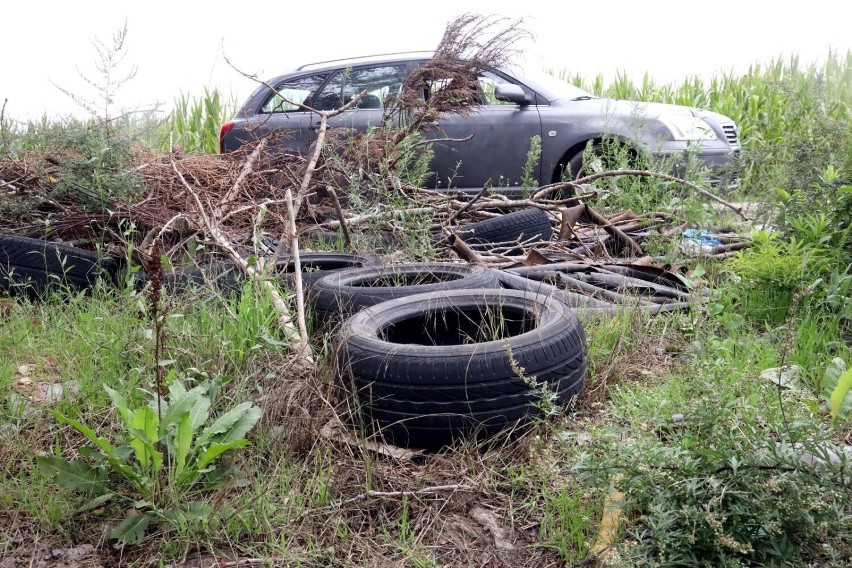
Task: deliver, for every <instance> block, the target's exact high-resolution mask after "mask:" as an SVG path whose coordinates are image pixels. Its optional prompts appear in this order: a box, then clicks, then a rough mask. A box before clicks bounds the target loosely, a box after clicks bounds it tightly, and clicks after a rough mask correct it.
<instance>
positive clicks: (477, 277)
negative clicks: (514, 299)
mask: <svg viewBox="0 0 852 568" xmlns="http://www.w3.org/2000/svg"><path fill="white" fill-rule="evenodd" d="M499 287H500V282H499V280H498V279H497V277H496V276H495V274H494V272H493V271H491V270H489V269H487V268H484V267H482V266H474V265H469V264H453V263H435V262H419V263H418V262H412V263H406V264H395V265H386V266H374V267H366V268H360V269H352V270H340V271H336V272H334V273H332V274H328V275H326V276H323V277H321V278H319V279H318V280H316V281H314V282H313V285H312V286H311V289H310V291H309V293H308V301H309V303H310V305H311V306H312V307H313V318H314V322H315V324H318V325H319V326H328V325H329V324H333V323H336V322H339V321H341V320H343V319H345V318H346V317H348V316H349V315H351V314H354V313H356V312H358V311H359V310H361V309H363V308H366V307H368V306H372V305H375V304H378V303H380V302H386V301H388V300H393V299H396V298H403V297H406V296H411V295H414V294H425V293H442V292H444V291H447V290H462V289H485V288H499Z"/></svg>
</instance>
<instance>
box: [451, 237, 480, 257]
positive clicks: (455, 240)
mask: <svg viewBox="0 0 852 568" xmlns="http://www.w3.org/2000/svg"><path fill="white" fill-rule="evenodd" d="M447 244H449V245H450V248H451V249H453V252H454V253H456V254H457V255H459V258H461V259H463V260H466V261H468V262H472V263H474V264H482V257H480V256H479V254H478V253H477V252H476V251H474V250H473V249H472V248H470V245H468V244H467V243H466V242H464V241H463V240H462V238H461V237H459V236H458V235H456V234H455V233H451V234H450V235H449V236H448V237H447Z"/></svg>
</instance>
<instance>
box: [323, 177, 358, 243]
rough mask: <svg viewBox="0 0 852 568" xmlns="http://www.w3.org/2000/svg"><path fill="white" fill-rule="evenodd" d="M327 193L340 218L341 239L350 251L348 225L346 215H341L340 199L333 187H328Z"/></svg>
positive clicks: (350, 239) (350, 241)
mask: <svg viewBox="0 0 852 568" xmlns="http://www.w3.org/2000/svg"><path fill="white" fill-rule="evenodd" d="M327 189H328V194H329V195H330V196H331V201H332V202H333V203H334V210H335V212H337V218H338V220H340V230H341V231H343V240H344V242H346V249H347V250H349V251H350V252H351V251H353V250H354V249H353V248H352V238H351V237H350V236H349V227H348V226H347V225H346V217H345V216H344V215H343V208H342V207H340V200H339V199H338V198H337V192H336V191H334V188H333V187H328V188H327Z"/></svg>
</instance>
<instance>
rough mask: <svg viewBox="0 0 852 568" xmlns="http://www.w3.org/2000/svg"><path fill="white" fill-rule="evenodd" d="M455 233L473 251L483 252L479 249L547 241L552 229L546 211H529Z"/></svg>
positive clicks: (503, 216) (510, 214) (473, 224)
mask: <svg viewBox="0 0 852 568" xmlns="http://www.w3.org/2000/svg"><path fill="white" fill-rule="evenodd" d="M455 233H456V234H457V235H458V236H459V237H461V238H462V240H464V242H466V243H467V244H469V245H471V246H472V247H474V248H482V247H481V245H488V244H494V243H512V242H515V241H528V240H530V239H533V240H540V241H549V240H550V239H551V237H552V236H553V226H552V225H551V224H550V216H549V215H548V214H547V212H546V211H544V210H543V209H539V208H538V207H531V208H529V209H522V210H520V211H515V212H513V213H507V214H505V215H501V216H500V217H494V218H493V219H486V220H485V221H478V222H476V223H469V224H467V225H462V226H460V227H456V229H455Z"/></svg>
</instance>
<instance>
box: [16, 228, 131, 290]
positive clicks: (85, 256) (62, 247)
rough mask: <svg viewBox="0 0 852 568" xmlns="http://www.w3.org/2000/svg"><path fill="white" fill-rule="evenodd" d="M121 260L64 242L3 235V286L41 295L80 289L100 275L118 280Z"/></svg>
mask: <svg viewBox="0 0 852 568" xmlns="http://www.w3.org/2000/svg"><path fill="white" fill-rule="evenodd" d="M118 264H119V263H118V261H116V260H115V259H112V258H104V257H101V256H100V255H99V254H97V253H95V252H92V251H88V250H83V249H79V248H76V247H72V246H69V245H66V244H62V243H52V242H49V241H44V240H41V239H31V238H29V237H20V236H16V235H0V289H2V290H4V291H6V292H7V293H8V294H9V295H26V296H28V297H30V298H33V299H35V298H42V297H44V296H45V295H47V294H48V293H50V292H52V291H56V290H69V291H73V292H79V291H83V290H88V289H89V288H91V287H92V286H94V284H95V282H97V280H98V279H101V278H103V279H106V280H109V281H110V282H111V283H112V284H115V282H116V274H117V271H118Z"/></svg>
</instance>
